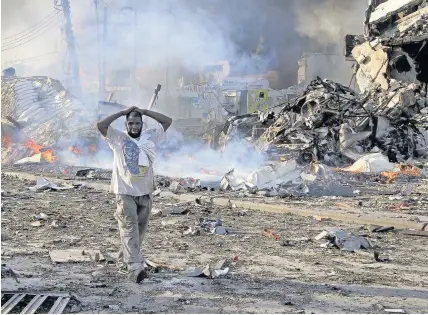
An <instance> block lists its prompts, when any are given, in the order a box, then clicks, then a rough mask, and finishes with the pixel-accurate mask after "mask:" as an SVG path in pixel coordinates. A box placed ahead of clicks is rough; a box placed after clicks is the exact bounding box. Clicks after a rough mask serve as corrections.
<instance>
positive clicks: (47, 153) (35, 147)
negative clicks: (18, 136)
mask: <svg viewBox="0 0 428 315" xmlns="http://www.w3.org/2000/svg"><path fill="white" fill-rule="evenodd" d="M23 145H24V146H25V147H26V148H28V149H30V150H31V151H33V152H34V153H41V154H42V157H43V158H44V159H45V160H46V161H48V162H49V163H53V162H54V160H55V157H54V154H53V151H52V149H47V150H43V147H42V146H41V145H39V144H37V143H35V142H34V141H33V140H30V139H26V140H25V141H24V143H23Z"/></svg>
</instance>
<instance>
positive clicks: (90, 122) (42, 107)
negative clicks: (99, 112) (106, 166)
mask: <svg viewBox="0 0 428 315" xmlns="http://www.w3.org/2000/svg"><path fill="white" fill-rule="evenodd" d="M1 97H2V98H1V101H2V111H1V117H2V119H6V118H7V117H8V116H9V117H11V118H12V119H13V120H15V121H16V122H18V123H19V125H20V126H21V127H22V129H21V131H22V132H23V133H24V134H25V135H27V136H28V137H29V138H30V139H32V140H33V141H35V142H36V143H38V144H40V145H42V146H45V147H52V146H55V145H56V144H58V142H59V141H60V140H63V141H65V142H67V143H68V142H73V141H75V140H76V139H84V140H87V141H89V142H91V141H94V140H95V139H96V129H95V123H96V119H97V117H96V111H95V110H94V109H91V108H90V106H88V104H85V103H83V102H82V101H80V100H79V99H77V98H76V97H74V96H72V95H71V94H70V93H69V92H68V91H67V90H66V89H65V88H64V87H63V86H62V84H61V83H60V82H59V81H57V80H54V79H51V78H48V77H10V78H4V79H2V82H1ZM69 145H72V143H70V144H69Z"/></svg>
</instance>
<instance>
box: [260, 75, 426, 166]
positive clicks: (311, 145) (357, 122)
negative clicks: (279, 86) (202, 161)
mask: <svg viewBox="0 0 428 315" xmlns="http://www.w3.org/2000/svg"><path fill="white" fill-rule="evenodd" d="M424 90H426V87H425V86H423V85H422V84H418V85H417V84H406V83H399V82H397V83H396V85H395V86H394V87H392V88H391V89H389V90H387V91H382V90H378V89H375V90H373V91H371V93H367V94H362V95H360V94H357V93H356V92H355V91H352V90H351V89H349V88H347V87H345V86H343V85H341V84H339V83H334V82H332V81H329V80H321V79H319V78H318V79H317V80H314V81H312V82H311V83H310V84H309V86H308V87H307V89H306V91H305V92H304V93H303V95H302V96H300V97H299V98H297V99H296V100H295V101H294V102H293V103H291V104H290V105H288V106H286V107H284V108H283V110H282V111H281V113H280V115H279V118H278V119H277V120H276V121H275V123H274V124H273V125H272V126H271V127H270V128H269V129H268V130H267V131H266V132H265V133H264V134H263V135H261V137H260V138H259V139H258V140H257V146H258V148H259V149H260V150H261V151H265V152H267V151H270V152H272V151H275V152H276V153H277V154H278V155H280V156H284V157H286V158H285V159H287V160H288V159H292V158H296V159H298V160H300V161H302V162H304V161H306V162H308V161H310V160H317V161H322V162H323V163H325V164H327V165H334V166H338V165H342V164H349V162H351V161H356V160H358V159H359V158H361V157H362V156H363V155H364V154H366V153H376V152H382V153H383V154H385V155H387V156H388V157H389V158H390V160H392V161H403V160H408V159H409V158H413V157H415V158H418V157H422V156H424V155H426V153H427V152H428V147H427V141H428V137H426V135H427V128H428V119H427V118H428V111H427V109H428V108H427V106H428V104H427V98H426V93H424V92H423V91H424ZM424 122H425V123H424Z"/></svg>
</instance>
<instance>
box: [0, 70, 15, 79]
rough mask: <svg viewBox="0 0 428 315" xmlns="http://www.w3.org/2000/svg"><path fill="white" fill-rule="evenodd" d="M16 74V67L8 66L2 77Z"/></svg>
mask: <svg viewBox="0 0 428 315" xmlns="http://www.w3.org/2000/svg"><path fill="white" fill-rule="evenodd" d="M15 74H16V71H15V68H12V67H11V68H7V69H4V70H3V72H2V75H1V78H2V79H3V78H10V77H14V76H15Z"/></svg>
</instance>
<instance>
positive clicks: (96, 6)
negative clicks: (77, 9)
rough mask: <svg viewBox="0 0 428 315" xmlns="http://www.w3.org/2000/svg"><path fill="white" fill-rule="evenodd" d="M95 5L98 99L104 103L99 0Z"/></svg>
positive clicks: (95, 1) (95, 0) (96, 0)
mask: <svg viewBox="0 0 428 315" xmlns="http://www.w3.org/2000/svg"><path fill="white" fill-rule="evenodd" d="M94 4H95V15H96V18H97V44H98V47H97V48H98V54H97V55H98V99H99V100H100V101H103V100H104V99H103V94H104V91H103V89H102V88H103V87H102V85H103V84H102V82H103V77H102V61H101V60H102V57H101V53H102V52H101V51H102V50H101V38H100V37H101V35H100V19H99V14H98V4H99V0H94Z"/></svg>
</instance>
